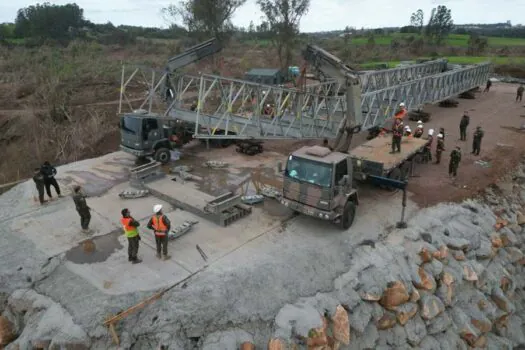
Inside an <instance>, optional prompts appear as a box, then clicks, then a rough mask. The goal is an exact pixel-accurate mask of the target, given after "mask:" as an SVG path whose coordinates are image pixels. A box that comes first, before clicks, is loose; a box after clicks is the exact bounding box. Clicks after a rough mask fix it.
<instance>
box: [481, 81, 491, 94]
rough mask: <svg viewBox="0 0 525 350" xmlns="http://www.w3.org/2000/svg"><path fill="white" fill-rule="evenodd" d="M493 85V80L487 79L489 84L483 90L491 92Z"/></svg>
mask: <svg viewBox="0 0 525 350" xmlns="http://www.w3.org/2000/svg"><path fill="white" fill-rule="evenodd" d="M491 86H492V81H491V80H490V79H489V80H487V85H486V86H485V90H483V92H489V90H490V87H491Z"/></svg>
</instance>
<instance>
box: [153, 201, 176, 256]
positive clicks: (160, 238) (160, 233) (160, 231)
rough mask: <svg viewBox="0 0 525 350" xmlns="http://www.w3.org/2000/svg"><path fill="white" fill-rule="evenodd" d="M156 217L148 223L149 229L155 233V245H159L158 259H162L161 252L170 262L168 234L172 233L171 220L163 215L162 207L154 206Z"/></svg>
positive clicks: (159, 205)
mask: <svg viewBox="0 0 525 350" xmlns="http://www.w3.org/2000/svg"><path fill="white" fill-rule="evenodd" d="M153 213H154V215H153V216H152V217H151V219H150V220H149V222H148V228H149V229H150V230H153V232H154V233H155V243H156V244H157V258H159V259H160V258H161V250H162V255H163V258H164V260H168V259H169V258H170V256H169V255H168V232H170V228H171V223H170V220H169V219H168V218H167V217H166V215H164V214H163V213H162V205H161V204H157V205H155V206H153Z"/></svg>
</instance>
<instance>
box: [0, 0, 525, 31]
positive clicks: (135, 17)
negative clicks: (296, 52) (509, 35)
mask: <svg viewBox="0 0 525 350" xmlns="http://www.w3.org/2000/svg"><path fill="white" fill-rule="evenodd" d="M41 2H44V1H41ZM49 2H51V3H54V4H66V3H68V2H72V1H49ZM174 2H175V1H169V0H77V1H76V3H77V4H78V5H79V6H80V7H81V8H83V9H84V14H85V17H86V19H89V20H91V21H92V22H95V23H106V22H108V21H110V22H112V23H113V24H115V25H119V24H128V25H138V26H146V27H166V26H167V22H166V21H165V19H163V17H162V16H161V14H160V10H161V9H162V8H163V7H165V6H166V5H168V4H170V3H174ZM255 2H256V0H248V1H247V3H246V4H245V5H244V6H243V7H241V8H240V9H239V10H238V11H237V12H236V13H235V16H234V20H233V21H234V24H235V25H237V26H246V27H247V26H248V25H249V23H250V21H251V20H253V21H254V22H255V23H256V24H257V23H259V22H260V21H261V20H260V18H261V13H260V12H259V10H258V6H257V5H256V3H255ZM36 3H37V2H34V1H24V0H0V23H1V22H13V21H14V19H15V17H16V12H17V10H18V9H19V8H21V7H26V6H29V5H33V4H36ZM437 5H446V6H447V7H448V8H450V9H451V10H452V17H453V19H454V22H455V23H457V24H463V23H495V22H506V21H507V20H510V21H511V22H512V24H513V25H514V24H519V23H520V22H523V21H524V17H523V16H524V14H525V0H500V1H495V0H441V1H436V0H420V1H417V2H416V1H410V0H394V1H393V0H311V6H310V11H309V13H308V14H307V15H306V16H305V17H304V18H303V19H302V21H301V30H302V31H306V32H313V31H326V30H337V29H343V28H344V27H346V26H353V27H356V28H361V27H365V28H377V27H390V26H391V27H395V26H403V25H407V24H409V21H410V14H411V13H412V12H414V11H416V10H417V9H418V8H421V9H423V11H424V12H425V21H426V20H427V16H428V14H429V13H430V10H431V9H432V7H436V6H437ZM524 24H525V23H524Z"/></svg>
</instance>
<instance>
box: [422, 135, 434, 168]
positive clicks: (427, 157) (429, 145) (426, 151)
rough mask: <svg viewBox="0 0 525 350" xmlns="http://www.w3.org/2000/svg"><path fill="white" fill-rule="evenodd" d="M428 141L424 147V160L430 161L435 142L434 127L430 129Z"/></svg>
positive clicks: (425, 161)
mask: <svg viewBox="0 0 525 350" xmlns="http://www.w3.org/2000/svg"><path fill="white" fill-rule="evenodd" d="M427 140H428V143H427V144H426V146H425V148H424V149H423V162H424V163H428V162H431V161H432V142H434V129H430V130H428V137H427Z"/></svg>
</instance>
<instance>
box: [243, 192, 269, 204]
mask: <svg viewBox="0 0 525 350" xmlns="http://www.w3.org/2000/svg"><path fill="white" fill-rule="evenodd" d="M241 201H242V202H243V203H244V204H248V205H254V204H258V203H261V202H262V201H264V196H263V195H261V194H254V195H251V196H242V197H241Z"/></svg>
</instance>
